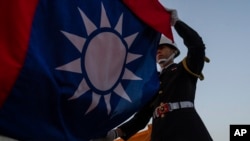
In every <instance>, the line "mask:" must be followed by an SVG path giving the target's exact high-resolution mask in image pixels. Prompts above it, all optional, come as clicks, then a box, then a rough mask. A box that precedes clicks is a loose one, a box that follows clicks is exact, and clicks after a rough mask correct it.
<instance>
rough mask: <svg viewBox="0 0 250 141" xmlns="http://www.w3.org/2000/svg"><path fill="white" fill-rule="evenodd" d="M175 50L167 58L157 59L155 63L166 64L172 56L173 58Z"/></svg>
mask: <svg viewBox="0 0 250 141" xmlns="http://www.w3.org/2000/svg"><path fill="white" fill-rule="evenodd" d="M175 54H176V53H175V52H174V53H173V54H172V55H170V56H169V57H168V58H167V59H165V58H164V59H159V60H158V61H157V63H158V64H160V65H163V66H164V65H166V64H167V63H168V62H169V61H170V60H172V59H173V58H174V56H175Z"/></svg>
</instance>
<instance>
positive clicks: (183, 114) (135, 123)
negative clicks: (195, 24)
mask: <svg viewBox="0 0 250 141" xmlns="http://www.w3.org/2000/svg"><path fill="white" fill-rule="evenodd" d="M174 27H175V30H176V31H177V33H178V34H179V35H180V36H181V37H182V38H183V41H184V44H185V45H186V47H187V48H188V52H187V56H186V60H185V61H186V65H187V67H188V69H189V70H190V71H191V72H192V73H194V74H197V75H200V74H201V71H202V69H203V66H204V58H205V45H204V44H203V41H202V39H201V37H200V36H199V35H198V34H197V32H196V31H194V30H193V29H192V28H190V27H189V26H188V25H186V24H185V23H184V22H182V21H177V22H176V24H175V26H174ZM192 73H190V72H188V71H187V69H185V67H184V65H183V62H180V63H178V64H172V65H170V66H168V67H167V68H165V69H163V70H162V72H161V74H160V76H159V78H160V88H159V91H158V93H157V94H156V95H155V97H154V99H152V101H150V102H149V103H148V104H146V105H145V106H144V107H143V108H142V109H140V111H138V112H137V113H136V114H135V115H134V117H133V118H132V119H131V120H129V121H128V122H126V123H124V124H123V125H121V126H120V127H119V128H120V129H121V130H122V131H123V132H124V133H125V135H124V136H122V138H123V139H124V140H127V139H128V138H130V137H131V136H132V135H133V134H135V133H136V132H138V131H139V130H140V129H143V128H144V127H145V126H146V125H147V123H148V122H149V120H150V118H151V117H153V124H152V125H153V127H152V134H151V140H152V141H179V140H181V141H211V140H212V139H211V137H210V135H209V133H208V131H207V129H206V127H205V125H204V124H203V122H202V120H201V118H200V117H199V115H198V114H197V112H196V110H195V108H183V109H177V110H173V111H167V112H165V113H164V112H163V113H159V112H158V111H157V108H158V109H159V107H160V106H161V104H163V105H164V103H173V102H181V101H190V102H194V99H195V91H196V84H197V80H198V78H197V77H196V76H194V75H193V74H192ZM157 112H158V113H157Z"/></svg>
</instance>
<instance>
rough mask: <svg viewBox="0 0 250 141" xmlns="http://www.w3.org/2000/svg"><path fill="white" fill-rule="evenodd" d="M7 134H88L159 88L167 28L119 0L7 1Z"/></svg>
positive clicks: (77, 140)
mask: <svg viewBox="0 0 250 141" xmlns="http://www.w3.org/2000/svg"><path fill="white" fill-rule="evenodd" d="M0 11H1V12H0V17H1V18H2V20H1V23H0V30H1V32H0V37H1V38H0V49H1V52H0V63H1V64H2V67H1V68H0V80H1V85H0V104H1V105H0V135H4V136H8V137H11V138H14V139H17V140H36V141H44V140H53V141H69V140H70V141H88V140H90V139H92V138H96V137H100V136H103V135H105V134H106V132H107V131H109V130H110V129H112V128H114V127H116V126H117V125H119V124H120V123H122V122H123V121H125V120H126V119H127V118H129V117H130V116H131V115H132V114H134V113H135V112H136V111H137V110H138V109H139V108H140V107H142V106H143V105H144V104H145V103H146V102H148V101H149V100H150V99H151V98H152V96H153V95H154V94H155V92H156V91H157V89H158V87H159V84H158V75H157V69H156V65H155V53H156V47H157V45H158V42H159V39H160V37H161V33H160V32H159V31H156V30H154V29H153V28H152V27H150V26H149V25H148V24H145V23H144V22H142V21H141V20H140V19H138V17H137V16H135V15H134V14H133V13H132V12H131V10H130V9H129V8H128V7H127V6H125V5H124V3H123V2H122V1H117V0H92V1H89V0H82V1H70V0H53V1H50V0H39V1H37V0H15V1H14V0H9V1H1V2H0Z"/></svg>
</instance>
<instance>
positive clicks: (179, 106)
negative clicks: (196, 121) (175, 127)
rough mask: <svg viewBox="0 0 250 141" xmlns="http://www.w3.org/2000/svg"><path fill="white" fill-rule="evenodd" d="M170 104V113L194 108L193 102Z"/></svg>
mask: <svg viewBox="0 0 250 141" xmlns="http://www.w3.org/2000/svg"><path fill="white" fill-rule="evenodd" d="M168 104H169V108H170V109H169V111H172V110H177V109H182V108H193V107H194V104H193V102H191V101H181V102H174V103H168Z"/></svg>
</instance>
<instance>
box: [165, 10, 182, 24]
mask: <svg viewBox="0 0 250 141" xmlns="http://www.w3.org/2000/svg"><path fill="white" fill-rule="evenodd" d="M165 9H166V10H167V11H168V12H170V13H171V25H172V26H174V25H175V23H176V21H178V20H180V19H179V17H178V13H177V10H176V9H169V8H166V7H165Z"/></svg>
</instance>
